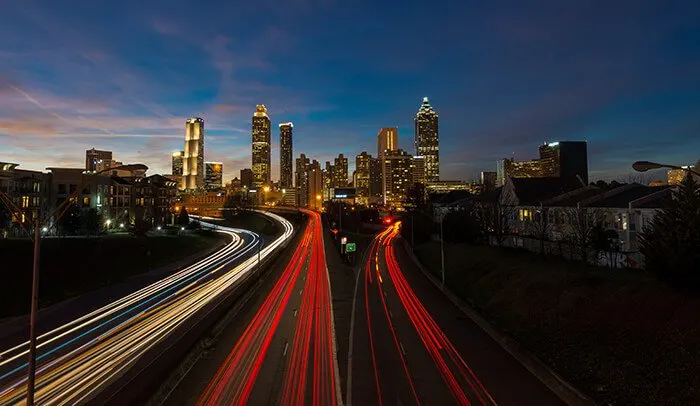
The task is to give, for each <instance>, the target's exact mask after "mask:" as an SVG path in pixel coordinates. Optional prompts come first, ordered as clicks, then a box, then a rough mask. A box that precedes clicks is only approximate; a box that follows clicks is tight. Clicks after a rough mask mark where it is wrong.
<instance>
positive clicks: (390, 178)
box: [382, 149, 413, 207]
mask: <svg viewBox="0 0 700 406" xmlns="http://www.w3.org/2000/svg"><path fill="white" fill-rule="evenodd" d="M382 161H383V162H384V185H383V192H384V204H385V205H388V206H394V207H402V206H403V203H404V202H405V201H406V198H407V197H408V190H409V189H410V188H411V185H412V178H413V156H411V155H410V154H408V153H406V151H404V150H401V149H399V150H397V151H390V152H387V153H386V154H384V158H383V160H382Z"/></svg>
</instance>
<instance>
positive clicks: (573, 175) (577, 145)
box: [539, 141, 588, 190]
mask: <svg viewBox="0 0 700 406" xmlns="http://www.w3.org/2000/svg"><path fill="white" fill-rule="evenodd" d="M539 152H540V161H541V162H542V163H543V165H545V166H547V165H551V166H552V169H551V172H553V173H554V176H558V177H560V178H561V181H562V185H563V186H564V189H565V190H574V189H577V188H580V187H584V186H588V144H587V143H586V141H559V142H550V143H546V144H544V145H541V146H540V151H539Z"/></svg>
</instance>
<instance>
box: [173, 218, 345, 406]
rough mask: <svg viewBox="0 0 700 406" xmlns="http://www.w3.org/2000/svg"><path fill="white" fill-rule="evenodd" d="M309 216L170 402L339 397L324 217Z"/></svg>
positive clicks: (329, 400) (295, 401)
mask: <svg viewBox="0 0 700 406" xmlns="http://www.w3.org/2000/svg"><path fill="white" fill-rule="evenodd" d="M302 211H303V212H304V213H305V214H306V215H307V217H308V222H307V224H306V226H305V228H304V229H303V232H302V233H301V235H300V236H298V237H297V241H298V243H297V245H296V246H295V247H293V248H294V250H293V252H288V253H285V254H283V257H282V258H281V259H282V260H283V261H280V263H279V264H278V265H280V266H279V268H278V269H273V270H272V271H271V275H270V277H269V278H266V281H265V282H266V284H265V285H264V288H261V289H260V290H261V292H260V293H259V296H258V297H257V299H256V300H254V301H253V303H251V304H250V306H247V312H243V314H241V315H239V316H238V317H237V319H236V321H235V322H234V323H231V325H230V326H229V327H228V328H227V331H226V332H224V333H223V334H222V337H221V338H219V340H218V342H217V345H216V348H215V349H214V351H213V353H211V354H208V355H207V356H206V357H205V359H202V360H200V361H199V362H198V364H197V365H196V366H195V367H194V368H193V369H192V370H191V371H190V373H189V374H188V376H187V377H186V378H185V379H184V380H183V381H182V382H181V383H180V385H179V386H178V387H177V388H176V389H175V390H174V391H173V393H172V394H171V396H170V398H169V399H168V402H167V403H168V404H174V405H175V404H199V405H219V404H255V405H260V404H285V405H304V404H314V405H332V404H337V403H338V402H339V401H340V386H339V382H338V381H339V378H338V369H337V359H336V344H335V336H334V325H333V312H332V308H331V297H330V283H329V279H328V272H327V269H326V260H325V251H324V246H323V234H322V233H323V230H322V224H321V217H320V215H319V214H318V213H317V212H313V211H308V210H302Z"/></svg>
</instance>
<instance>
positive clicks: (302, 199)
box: [295, 154, 310, 207]
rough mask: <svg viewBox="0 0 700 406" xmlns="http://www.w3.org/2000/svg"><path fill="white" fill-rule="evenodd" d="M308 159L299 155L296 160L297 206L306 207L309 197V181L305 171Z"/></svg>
mask: <svg viewBox="0 0 700 406" xmlns="http://www.w3.org/2000/svg"><path fill="white" fill-rule="evenodd" d="M309 164H310V163H309V158H307V157H306V155H304V154H301V155H299V158H297V160H296V173H295V176H296V188H297V206H298V207H306V206H307V203H308V201H307V199H308V196H309V187H308V186H309V183H308V181H309V179H308V173H307V170H308V169H309Z"/></svg>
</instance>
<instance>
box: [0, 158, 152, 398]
mask: <svg viewBox="0 0 700 406" xmlns="http://www.w3.org/2000/svg"><path fill="white" fill-rule="evenodd" d="M112 170H131V171H134V170H148V166H146V165H144V164H130V165H120V166H115V167H113V168H109V169H104V170H101V171H98V172H91V173H87V174H86V175H89V177H88V179H87V180H85V181H83V183H82V184H81V185H80V187H78V188H77V189H76V190H75V191H74V192H73V193H71V194H70V195H69V196H68V198H67V199H66V200H65V201H64V202H63V203H61V204H60V205H59V206H58V207H57V208H56V210H54V212H53V213H51V215H50V216H48V217H46V220H47V221H48V220H50V219H51V218H53V217H55V220H54V222H53V224H52V225H51V226H50V227H46V226H45V225H43V224H42V221H41V218H40V217H41V213H40V212H39V211H38V212H37V218H36V219H35V220H34V221H30V222H29V223H30V224H32V225H33V226H34V237H33V240H34V259H33V266H32V303H31V310H30V313H29V368H28V372H27V405H29V406H32V405H34V382H35V375H36V336H37V331H36V314H37V311H38V302H39V254H40V249H41V231H42V230H43V231H44V233H46V232H48V231H49V230H50V229H51V228H53V226H55V225H56V223H58V220H59V219H60V218H61V217H63V215H64V214H65V213H66V211H67V210H68V207H69V206H70V204H71V203H72V202H73V199H75V198H76V197H78V195H79V194H82V193H83V189H85V187H86V186H87V185H89V184H90V183H92V181H93V180H94V178H93V176H94V175H99V174H101V173H104V172H108V171H112ZM0 202H2V203H3V204H4V205H5V207H7V209H8V210H9V211H10V213H16V212H17V211H19V210H21V209H19V208H18V207H17V206H16V205H15V204H14V203H13V202H12V199H10V196H8V195H7V194H5V193H3V192H0ZM22 228H24V225H22ZM25 232H26V233H27V235H28V236H29V238H30V239H32V236H31V235H30V234H29V232H28V231H27V230H26V228H25Z"/></svg>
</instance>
